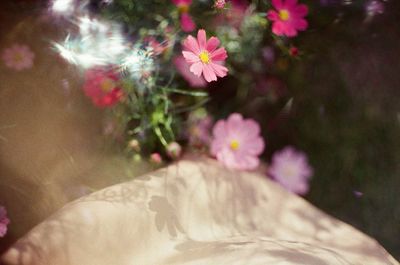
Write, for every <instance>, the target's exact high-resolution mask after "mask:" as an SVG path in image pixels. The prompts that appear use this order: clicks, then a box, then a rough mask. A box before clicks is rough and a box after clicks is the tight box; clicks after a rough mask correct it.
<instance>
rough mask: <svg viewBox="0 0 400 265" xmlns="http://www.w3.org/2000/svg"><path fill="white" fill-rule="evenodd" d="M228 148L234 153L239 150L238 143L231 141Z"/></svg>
mask: <svg viewBox="0 0 400 265" xmlns="http://www.w3.org/2000/svg"><path fill="white" fill-rule="evenodd" d="M229 146H230V147H231V149H232V150H233V151H236V150H238V149H239V142H238V141H237V140H232V141H231V143H230V145H229Z"/></svg>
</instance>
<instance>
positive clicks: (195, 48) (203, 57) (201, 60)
mask: <svg viewBox="0 0 400 265" xmlns="http://www.w3.org/2000/svg"><path fill="white" fill-rule="evenodd" d="M219 44H220V42H219V39H218V38H216V37H211V38H210V39H209V40H208V41H207V37H206V32H205V30H204V29H201V30H199V31H198V33H197V39H195V38H194V37H193V36H192V35H189V36H188V37H187V38H186V39H185V41H184V42H183V47H184V49H185V50H184V51H182V54H183V57H185V59H186V61H187V62H188V63H189V64H190V65H191V66H190V72H192V73H193V74H195V75H196V76H198V77H200V76H201V75H203V76H204V79H205V80H206V81H207V82H211V81H216V80H217V77H224V76H226V75H227V73H228V69H227V68H226V67H225V66H223V65H221V64H222V63H223V62H224V61H225V60H226V58H227V57H228V55H227V53H226V50H225V48H223V47H222V48H218V49H217V47H218V46H219Z"/></svg>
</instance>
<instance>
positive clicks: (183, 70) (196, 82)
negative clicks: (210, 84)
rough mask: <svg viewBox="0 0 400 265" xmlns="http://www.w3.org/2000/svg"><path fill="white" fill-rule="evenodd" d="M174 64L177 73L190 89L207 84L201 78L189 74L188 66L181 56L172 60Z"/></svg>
mask: <svg viewBox="0 0 400 265" xmlns="http://www.w3.org/2000/svg"><path fill="white" fill-rule="evenodd" d="M174 64H175V67H176V69H177V70H178V72H179V73H180V74H181V76H182V77H183V78H184V79H185V80H186V81H187V82H188V83H189V85H190V86H191V87H205V86H207V82H206V80H205V79H204V78H203V77H202V76H200V77H198V76H195V75H194V74H193V73H191V72H190V70H189V68H190V65H189V64H188V63H187V62H186V60H185V58H183V56H176V57H175V58H174Z"/></svg>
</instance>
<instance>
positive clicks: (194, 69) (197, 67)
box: [190, 62, 207, 80]
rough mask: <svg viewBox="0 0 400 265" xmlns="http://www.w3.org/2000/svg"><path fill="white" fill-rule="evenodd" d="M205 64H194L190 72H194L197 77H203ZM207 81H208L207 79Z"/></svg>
mask: <svg viewBox="0 0 400 265" xmlns="http://www.w3.org/2000/svg"><path fill="white" fill-rule="evenodd" d="M203 70H204V69H203V64H202V63H201V62H197V63H194V64H192V66H190V72H192V73H193V74H195V75H196V76H199V77H200V75H201V73H202V72H203ZM206 80H207V79H206Z"/></svg>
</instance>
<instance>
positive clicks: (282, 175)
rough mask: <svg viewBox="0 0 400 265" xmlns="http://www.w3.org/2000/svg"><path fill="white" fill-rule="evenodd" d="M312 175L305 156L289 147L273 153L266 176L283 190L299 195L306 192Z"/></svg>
mask: <svg viewBox="0 0 400 265" xmlns="http://www.w3.org/2000/svg"><path fill="white" fill-rule="evenodd" d="M312 174H313V169H312V168H311V166H310V165H309V164H308V160H307V156H306V154H304V153H303V152H300V151H297V150H296V149H294V148H293V147H291V146H288V147H285V148H284V149H283V150H280V151H277V152H275V153H274V155H273V157H272V163H271V165H270V167H269V169H268V175H270V176H271V177H272V178H273V179H274V180H276V181H277V182H278V183H279V184H281V185H282V186H283V187H284V188H286V189H287V190H289V191H291V192H293V193H297V194H301V195H303V194H306V193H307V192H308V189H309V184H308V182H309V179H310V177H311V176H312Z"/></svg>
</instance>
